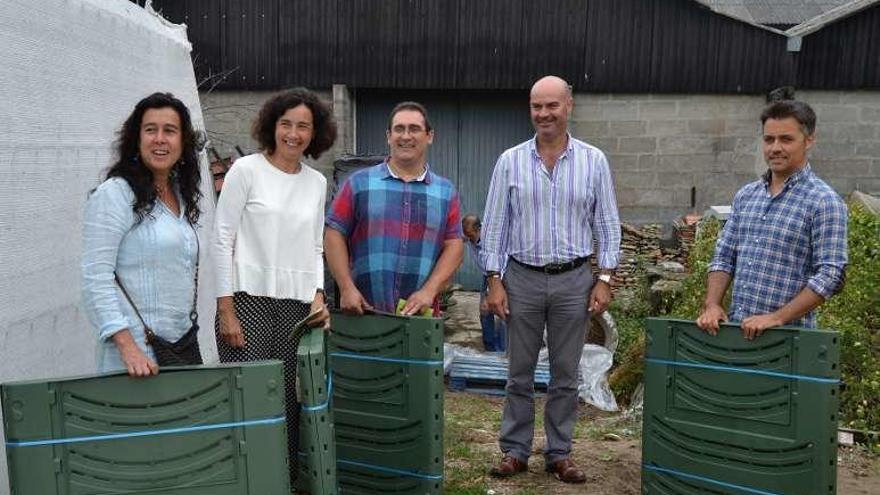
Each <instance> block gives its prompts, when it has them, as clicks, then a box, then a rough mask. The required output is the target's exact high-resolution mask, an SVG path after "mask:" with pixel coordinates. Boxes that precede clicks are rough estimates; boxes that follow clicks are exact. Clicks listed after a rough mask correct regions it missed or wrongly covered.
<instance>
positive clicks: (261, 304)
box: [214, 292, 311, 485]
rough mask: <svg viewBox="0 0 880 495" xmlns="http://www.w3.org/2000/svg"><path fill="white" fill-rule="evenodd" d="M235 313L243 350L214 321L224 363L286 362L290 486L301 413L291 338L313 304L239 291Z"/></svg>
mask: <svg viewBox="0 0 880 495" xmlns="http://www.w3.org/2000/svg"><path fill="white" fill-rule="evenodd" d="M233 301H234V303H235V314H236V316H238V319H239V321H240V322H241V330H242V332H244V341H245V346H244V347H230V346H229V345H228V344H227V343H226V341H225V340H223V338H222V337H220V318H219V316H218V317H217V318H216V319H215V325H214V328H215V332H216V338H217V351H218V353H219V354H220V361H221V362H223V363H231V362H243V361H260V360H264V359H279V360H281V361H283V362H284V396H285V403H286V414H287V454H288V459H289V465H290V482H291V485H292V484H293V481H294V480H295V479H296V476H297V472H298V471H297V466H298V450H299V449H298V446H299V411H300V405H299V403H298V402H297V400H296V349H297V347H298V346H299V337H300V336H299V335H297V336H296V338H289V337H290V332H291V330H293V327H294V325H296V323H297V322H299V321H300V320H302V319H303V318H305V317H306V316H308V315H309V309H310V308H311V305H310V304H308V303H304V302H301V301H296V300H294V299H275V298H272V297H261V296H251V295H248V294H246V293H244V292H236V293H235V295H234V296H233Z"/></svg>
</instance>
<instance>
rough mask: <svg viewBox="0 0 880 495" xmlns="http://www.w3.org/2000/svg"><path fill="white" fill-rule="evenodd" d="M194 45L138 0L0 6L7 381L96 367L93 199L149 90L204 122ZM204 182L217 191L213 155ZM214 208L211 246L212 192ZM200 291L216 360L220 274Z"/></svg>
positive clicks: (1, 467) (2, 307)
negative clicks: (86, 265)
mask: <svg viewBox="0 0 880 495" xmlns="http://www.w3.org/2000/svg"><path fill="white" fill-rule="evenodd" d="M190 49H191V47H190V44H189V42H188V41H187V38H186V28H185V26H177V25H173V24H170V23H168V22H166V21H165V20H164V19H162V18H160V17H159V16H158V15H156V14H155V13H153V12H152V10H151V9H148V10H145V9H143V8H141V7H139V6H137V5H136V4H134V3H131V2H128V1H127V0H39V1H33V0H3V1H2V2H0V60H2V61H3V64H2V68H0V382H5V381H14V380H22V379H36V378H48V377H59V376H66V375H72V374H81V373H90V372H93V371H94V369H95V362H94V348H95V337H94V336H95V332H94V331H93V330H92V329H91V328H90V326H89V324H88V322H87V321H86V319H85V318H84V316H83V314H82V312H81V311H80V309H79V297H80V296H79V258H80V227H81V225H82V209H83V204H84V202H85V200H86V197H87V195H88V192H89V191H90V190H91V189H93V188H94V187H95V186H97V185H98V184H99V181H100V176H101V173H102V171H104V170H105V169H106V168H107V167H108V166H109V164H110V161H111V158H112V153H111V143H112V142H113V140H114V139H115V135H114V133H115V132H116V130H117V129H118V128H119V127H120V126H121V124H122V121H123V120H124V119H125V117H127V116H128V114H129V113H130V112H131V110H132V108H133V107H134V104H135V103H136V102H137V101H138V100H140V99H141V98H143V97H144V96H146V95H148V94H150V93H152V92H155V91H170V92H172V93H174V94H175V95H176V96H177V97H179V98H180V99H181V100H183V101H184V102H185V103H186V104H187V106H189V108H190V111H191V113H192V117H193V121H194V125H195V126H196V127H197V128H199V129H203V128H204V124H203V120H202V113H201V109H200V107H199V99H198V91H197V88H196V80H195V75H194V73H193V67H192V62H191V59H190ZM202 182H203V184H204V186H205V187H206V189H205V197H206V198H213V194H212V193H210V192H209V188H210V186H211V180H210V177H209V174H208V171H207V166H206V163H205V161H204V157H203V167H202ZM203 211H205V215H204V216H203V217H202V219H203V220H202V221H201V223H202V225H203V227H202V229H201V236H202V238H203V239H204V240H203V242H202V245H203V246H207V245H209V244H208V242H207V240H208V239H209V236H210V232H209V231H210V229H209V227H210V225H211V220H212V218H213V204H212V203H211V200H206V201H205V203H204V204H203ZM207 259H208V258H207V253H206V250H202V264H201V265H202V266H203V267H206V266H208V263H207V262H206V260H207ZM199 287H200V295H199V309H200V311H199V314H200V324H201V328H202V335H201V336H200V337H201V339H200V340H201V343H202V350H203V353H204V354H205V357H206V360H208V361H215V360H216V346H215V344H214V341H213V319H214V303H213V298H212V295H213V292H214V291H213V289H214V282H213V280H212V279H211V277H210V270H202V278H201V281H200V286H199ZM4 443H5V438H3V434H2V431H0V445H2V444H4ZM47 475H50V476H51V473H47ZM8 494H9V487H8V482H7V479H6V458H5V455H0V495H8Z"/></svg>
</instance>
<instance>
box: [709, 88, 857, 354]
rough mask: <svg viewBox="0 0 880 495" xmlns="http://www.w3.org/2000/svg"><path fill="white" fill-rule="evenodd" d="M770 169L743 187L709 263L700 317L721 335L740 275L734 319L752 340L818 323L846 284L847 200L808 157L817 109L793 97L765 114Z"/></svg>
mask: <svg viewBox="0 0 880 495" xmlns="http://www.w3.org/2000/svg"><path fill="white" fill-rule="evenodd" d="M761 123H762V124H763V126H764V159H765V161H766V162H767V165H768V170H767V172H766V173H764V175H763V176H762V177H761V178H760V179H759V180H757V181H755V182H752V183H750V184H747V185H746V186H745V187H743V188H742V189H740V190H739V191H738V192H737V193H736V196H735V197H734V199H733V209H732V211H731V214H730V217H729V218H728V220H727V223H725V225H724V229H723V230H722V232H721V236H720V238H719V239H718V243H717V244H716V246H715V256H714V258H713V259H712V262H711V263H710V264H709V280H708V287H707V289H706V300H705V303H704V305H703V311H702V314H700V317H699V318H698V319H697V325H698V326H699V327H700V328H702V329H703V330H705V331H706V332H708V333H710V334H712V335H715V334H716V333H717V332H718V323H719V322H721V321H727V320H728V315H727V313H725V311H724V308H723V307H722V306H721V301H722V299H723V298H724V294H725V292H727V288H728V286H729V285H730V281H731V278H732V279H733V297H732V302H731V307H730V320H731V321H737V322H741V324H740V326H741V328H742V332H743V336H744V337H745V338H747V339H749V340H751V339H754V338H755V337H758V336H760V335H761V334H762V333H763V332H764V330H765V329H767V328H770V327H776V326H780V325H795V326H799V327H806V328H815V327H816V313H815V311H814V310H815V309H816V308H817V307H818V306H819V305H821V304H822V303H823V302H825V300H826V299H828V298H829V297H831V296H833V295H834V294H835V293H837V292H838V291H839V290H840V289H841V287H842V286H843V281H844V270H845V268H846V263H847V253H846V223H847V210H846V205H845V204H844V203H843V200H841V198H840V196H838V194H837V193H836V192H834V190H833V189H831V187H829V186H828V185H827V184H826V183H825V182H823V181H822V180H821V179H819V177H817V176H816V175H815V174H814V173H813V171H812V169H811V168H810V164H809V162H808V161H807V151H808V150H809V149H810V148H811V147H812V146H813V143H814V142H815V130H816V114H815V113H814V112H813V109H812V108H810V106H809V105H807V104H806V103H803V102H800V101H793V100H786V101H780V102H776V103H773V104H771V105H770V106H768V107H767V108H766V109H765V110H764V112H763V113H762V114H761Z"/></svg>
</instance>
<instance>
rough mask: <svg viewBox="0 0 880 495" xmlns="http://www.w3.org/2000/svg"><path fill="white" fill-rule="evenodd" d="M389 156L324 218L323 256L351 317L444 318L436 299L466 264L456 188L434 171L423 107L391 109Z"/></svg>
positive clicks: (354, 181) (356, 178)
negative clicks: (429, 158)
mask: <svg viewBox="0 0 880 495" xmlns="http://www.w3.org/2000/svg"><path fill="white" fill-rule="evenodd" d="M385 134H386V137H387V139H388V147H389V150H390V156H389V157H388V158H387V159H386V160H385V161H384V162H382V163H380V164H378V165H374V166H372V167H369V168H367V169H364V170H360V171H358V172H356V173H354V174H353V175H352V176H351V177H349V178H348V180H346V181H345V184H343V186H342V189H341V190H340V191H339V193H338V194H337V195H336V198H335V199H334V200H333V204H332V206H331V207H330V211H329V212H328V213H327V219H326V227H325V229H324V252H325V254H326V256H327V264H328V266H329V267H330V271H331V273H332V274H333V277H334V278H335V279H336V283H337V284H338V286H339V293H340V296H339V305H340V307H341V309H342V310H343V311H345V312H346V313H350V314H363V313H364V311H369V310H379V311H384V312H395V311H396V310H397V308H398V302H399V301H405V302H404V304H403V307H402V308H401V311H400V312H401V313H402V314H404V315H416V314H424V313H425V312H426V310H427V311H430V312H431V313H432V314H433V315H434V316H439V294H440V292H441V290H442V289H443V287H444V285H445V284H446V282H447V281H448V280H449V279H450V278H451V277H452V275H453V274H454V273H455V270H456V269H457V268H458V266H459V265H460V264H461V261H462V257H463V255H464V246H463V244H462V239H461V236H462V234H461V225H460V223H459V221H460V217H461V211H460V210H461V208H460V202H459V198H458V193H457V192H456V190H455V186H453V184H452V182H450V181H449V180H448V179H445V178H443V177H441V176H439V175H437V174H435V173H434V172H432V171H431V170H430V167H429V165H428V161H427V154H428V148H429V147H430V145H431V143H432V142H433V141H434V130H433V129H432V128H431V124H430V122H429V121H428V112H427V110H426V109H425V107H424V106H423V105H421V104H420V103H416V102H412V101H408V102H403V103H400V104H398V105H397V106H395V107H394V109H393V110H392V111H391V116H390V118H389V123H388V129H387V130H386V131H385Z"/></svg>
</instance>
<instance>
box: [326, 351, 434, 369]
mask: <svg viewBox="0 0 880 495" xmlns="http://www.w3.org/2000/svg"><path fill="white" fill-rule="evenodd" d="M330 355H331V356H333V357H337V358H343V359H357V360H361V361H378V362H382V363H394V364H414V365H416V366H443V361H442V360H429V359H403V358H389V357H381V356H367V355H364V354H354V353H351V352H331V353H330Z"/></svg>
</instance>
